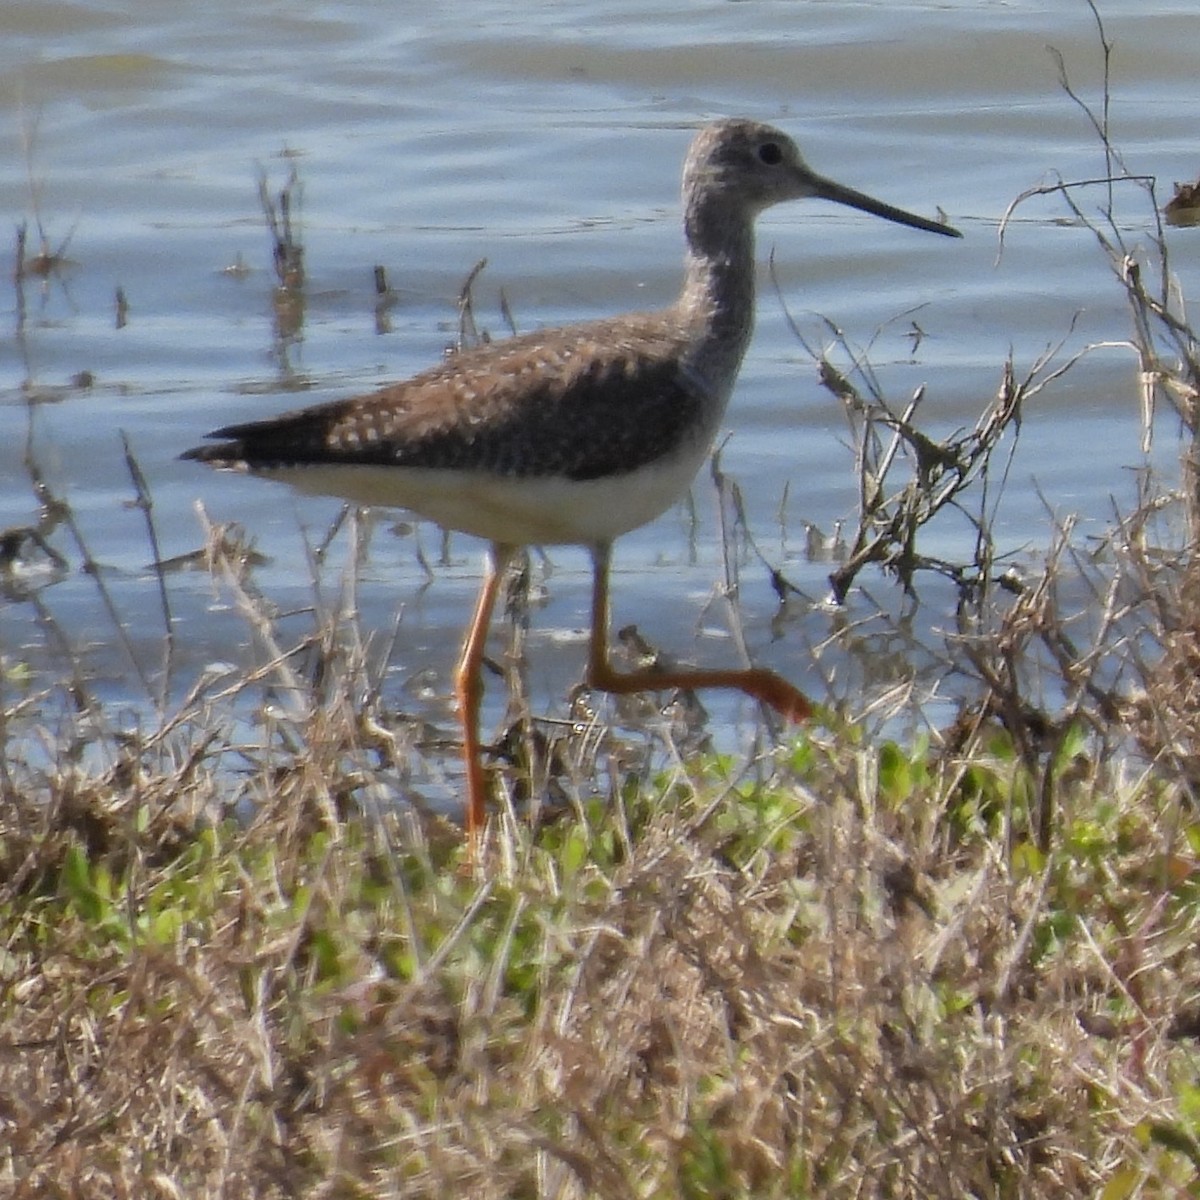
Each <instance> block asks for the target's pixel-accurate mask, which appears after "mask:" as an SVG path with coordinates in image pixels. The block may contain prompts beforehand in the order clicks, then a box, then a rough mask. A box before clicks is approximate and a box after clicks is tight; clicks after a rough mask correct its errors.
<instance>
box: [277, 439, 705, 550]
mask: <svg viewBox="0 0 1200 1200" xmlns="http://www.w3.org/2000/svg"><path fill="white" fill-rule="evenodd" d="M707 454H708V445H707V443H706V442H704V441H701V440H698V442H697V444H696V445H695V446H694V447H692V448H689V450H688V451H687V452H685V453H682V454H678V455H675V456H673V457H671V458H669V459H659V460H658V461H656V462H653V463H651V464H649V465H647V466H644V467H640V468H638V469H637V470H634V471H629V472H627V473H626V474H623V475H615V476H609V477H606V478H602V479H589V480H584V481H578V480H570V479H564V478H559V477H554V476H548V477H544V478H543V477H529V476H526V477H522V478H514V477H511V476H504V475H489V474H484V473H482V472H478V471H453V470H443V469H440V468H438V469H431V468H425V467H389V466H358V465H346V466H335V465H327V464H319V465H318V464H314V465H303V466H295V467H272V468H270V469H267V470H256V471H255V472H254V473H255V474H256V475H259V476H261V477H262V478H264V479H277V480H280V481H282V482H285V483H288V484H290V485H291V486H292V487H294V488H296V490H297V491H300V492H304V493H306V494H311V495H321V496H337V497H340V498H341V499H343V500H349V501H350V502H351V503H353V504H362V505H369V506H382V507H386V508H405V509H408V510H409V511H411V512H414V513H417V514H418V515H419V516H422V517H427V518H429V519H430V520H431V521H436V522H437V523H438V524H439V525H441V526H443V527H444V528H446V529H456V530H459V531H461V532H462V533H470V534H474V535H475V536H476V537H481V538H487V539H488V540H489V541H492V542H507V543H510V544H512V545H520V546H525V545H544V546H551V545H594V544H596V543H599V542H611V541H612V540H613V539H614V538H618V537H620V536H621V534H623V533H628V532H629V531H630V530H631V529H636V528H637V527H638V526H639V525H645V524H646V523H647V522H649V521H652V520H654V518H655V517H657V516H659V515H661V514H662V513H663V512H665V511H666V510H667V509H668V508H670V507H671V505H672V504H674V503H675V502H676V501H678V500H680V499H681V498H682V497H683V496H684V495H685V494H686V493H687V490H688V488H689V487H690V486H691V483H692V480H693V479H694V478H695V476H696V472H697V471H698V470H699V469H700V464H701V463H702V462H703V461H704V459H705V458H706V457H707Z"/></svg>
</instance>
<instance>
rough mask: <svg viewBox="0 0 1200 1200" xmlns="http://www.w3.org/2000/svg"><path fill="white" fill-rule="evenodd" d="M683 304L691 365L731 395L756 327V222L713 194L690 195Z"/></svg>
mask: <svg viewBox="0 0 1200 1200" xmlns="http://www.w3.org/2000/svg"><path fill="white" fill-rule="evenodd" d="M684 237H685V239H686V242H687V253H686V258H685V263H686V266H685V274H684V283H683V291H682V293H681V295H680V297H679V308H680V310H681V312H682V315H683V317H684V318H685V320H686V321H687V323H688V325H689V326H690V327H691V328H692V330H693V331H694V338H695V342H694V349H693V351H692V354H691V355H690V358H691V365H692V367H693V369H694V370H697V371H698V372H699V373H700V374H701V375H703V376H704V377H705V378H706V379H707V380H708V381H709V383H710V385H711V386H713V387H714V388H715V389H716V390H718V391H720V392H721V393H723V394H725V395H727V394H728V391H729V389H730V388H732V386H733V380H734V377H735V376H736V375H737V371H738V367H739V366H740V365H741V361H742V356H743V355H744V354H745V352H746V347H747V346H748V345H749V343H750V335H751V333H752V332H753V328H754V226H753V223H752V219H751V217H750V216H749V214H742V213H740V212H731V211H730V209H729V207H728V206H726V205H721V204H719V203H717V202H716V199H715V198H713V197H711V196H710V197H707V198H706V197H699V198H697V197H692V198H690V199H689V201H688V203H687V204H686V206H685V211H684Z"/></svg>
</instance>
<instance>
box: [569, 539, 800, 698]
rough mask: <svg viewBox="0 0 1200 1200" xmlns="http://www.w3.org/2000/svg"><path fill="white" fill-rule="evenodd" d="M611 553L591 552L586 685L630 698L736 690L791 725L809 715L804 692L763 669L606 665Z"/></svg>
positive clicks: (596, 549)
mask: <svg viewBox="0 0 1200 1200" xmlns="http://www.w3.org/2000/svg"><path fill="white" fill-rule="evenodd" d="M610 554H611V549H610V547H608V546H596V547H594V548H593V549H592V638H591V645H590V648H589V651H588V684H589V686H591V687H594V688H598V689H599V690H600V691H602V692H614V693H616V694H618V695H623V696H624V695H628V694H629V693H631V692H657V691H662V690H664V689H666V688H686V689H696V688H736V689H737V690H738V691H741V692H745V693H746V695H747V696H752V697H753V698H754V699H755V700H759V701H761V702H762V703H763V704H767V705H770V707H771V708H773V709H774V710H775V711H776V712H777V713H779V714H780V715H781V716H783V717H786V718H787V719H788V720H789V721H804V720H807V719H808V718H809V717H811V716H812V711H813V709H812V705H811V704H810V703H809V701H808V698H807V697H806V696H805V695H804V694H803V692H800V691H798V690H797V689H796V688H794V687H792V685H791V684H790V683H788V681H787V680H786V679H783V678H781V677H780V676H779V675H776V674H775V672H774V671H768V670H766V669H765V668H763V667H749V668H744V669H742V670H728V671H704V670H695V669H681V670H677V671H660V670H657V669H655V670H643V671H627V672H618V671H614V670H613V668H612V666H611V664H610V663H609V661H608V562H609V557H610Z"/></svg>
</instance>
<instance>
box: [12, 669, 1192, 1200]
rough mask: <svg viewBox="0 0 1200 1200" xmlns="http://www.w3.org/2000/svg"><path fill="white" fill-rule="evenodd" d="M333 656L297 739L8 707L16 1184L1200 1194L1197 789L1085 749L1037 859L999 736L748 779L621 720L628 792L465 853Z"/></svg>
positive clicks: (823, 761) (524, 826)
mask: <svg viewBox="0 0 1200 1200" xmlns="http://www.w3.org/2000/svg"><path fill="white" fill-rule="evenodd" d="M326 653H327V658H326V666H327V668H328V669H327V670H325V671H323V672H322V673H321V680H322V682H321V686H320V690H319V691H317V690H315V689H313V690H310V691H308V692H307V693H306V694H305V696H304V702H303V703H300V704H298V705H297V706H296V710H295V714H294V716H293V718H291V720H292V721H293V722H294V724H293V725H292V727H291V728H290V730H288V731H287V736H286V737H285V736H281V737H279V738H276V739H270V740H271V741H272V742H273V744H274V747H275V748H274V749H271V750H261V749H260V750H258V751H257V752H256V751H253V750H252V749H251V748H250V747H247V746H233V745H230V744H228V742H227V739H226V738H225V737H224V736H223V735H222V734H221V732H220V731H221V722H220V720H219V719H217V718H216V715H215V714H217V713H219V711H220V705H221V704H229V703H232V699H233V698H232V697H230V696H228V695H226V696H224V697H221V698H220V700H215V699H214V697H213V696H212V695H207V696H201V695H199V694H197V695H196V696H193V697H192V698H191V699H189V701H188V702H187V704H186V706H185V708H184V709H183V710H181V711H179V712H177V713H175V714H173V716H172V717H171V718H170V719H168V720H166V721H165V722H164V726H163V729H162V730H160V731H158V732H156V733H155V734H152V735H149V736H146V737H145V738H144V739H142V741H141V742H140V743H139V744H136V745H134V744H130V743H128V742H127V743H126V744H124V745H123V746H122V747H121V748H120V749H114V751H113V755H112V758H111V759H110V761H109V763H108V765H107V766H105V767H102V768H97V769H93V770H85V769H84V768H83V767H81V766H79V765H74V766H72V765H71V764H69V763H67V762H63V761H59V762H56V763H54V764H52V765H51V766H49V767H47V768H38V767H36V766H35V765H34V757H35V756H33V755H31V754H29V753H27V748H28V747H29V746H30V745H31V742H30V741H28V740H27V738H28V735H29V734H30V732H31V729H30V721H29V718H28V716H26V715H23V714H22V713H21V712H20V711H18V710H17V709H16V708H15V707H13V708H10V709H9V710H8V711H7V712H6V713H5V716H4V728H5V730H6V732H7V737H6V739H5V746H6V753H5V756H4V761H5V768H4V773H3V776H2V782H3V797H2V798H3V805H2V807H0V814H2V815H0V858H2V861H0V879H2V880H3V883H2V884H0V931H2V932H3V944H2V946H0V1012H2V1014H3V1017H2V1028H3V1034H2V1037H0V1097H3V1100H2V1101H0V1131H2V1134H3V1136H2V1138H0V1141H2V1144H3V1146H4V1150H3V1151H2V1152H0V1180H2V1181H3V1187H4V1189H5V1191H6V1192H7V1194H11V1195H14V1196H40V1195H88V1196H104V1195H113V1196H122V1195H143V1194H152V1195H153V1194H161V1195H166V1196H176V1195H186V1196H189V1197H209V1196H213V1197H215V1196H227V1197H228V1196H270V1195H279V1196H298V1195H335V1196H401V1195H403V1196H406V1197H407V1196H431V1197H432V1196H444V1195H447V1194H453V1195H467V1194H469V1195H472V1196H481V1197H488V1196H495V1197H502V1196H503V1197H510V1196H529V1197H534V1196H539V1197H540V1196H546V1197H550V1196H554V1197H572V1196H604V1197H609V1196H616V1197H623V1196H629V1197H676V1196H679V1197H693V1196H696V1197H698V1196H705V1197H707V1196H729V1197H738V1196H745V1197H751V1196H753V1197H762V1196H767V1197H769V1196H822V1197H831V1196H832V1197H837V1196H917V1195H919V1196H936V1197H947V1198H949V1197H954V1198H956V1200H957V1198H959V1197H962V1196H966V1195H977V1196H1064V1195H1072V1196H1082V1195H1094V1194H1097V1193H1098V1192H1099V1190H1100V1189H1101V1188H1103V1187H1105V1186H1108V1187H1110V1188H1115V1189H1116V1190H1113V1191H1110V1192H1108V1193H1106V1195H1127V1194H1133V1193H1134V1191H1136V1190H1137V1189H1138V1188H1139V1187H1140V1189H1141V1192H1140V1194H1161V1192H1162V1191H1163V1190H1164V1189H1168V1188H1171V1187H1175V1186H1180V1187H1182V1186H1185V1185H1186V1184H1187V1183H1188V1182H1189V1181H1191V1180H1193V1179H1194V1177H1195V1173H1196V1164H1197V1162H1198V1161H1200V1153H1197V1152H1196V1147H1197V1145H1198V1144H1200V1143H1197V1142H1196V1140H1195V1138H1196V1132H1197V1130H1196V1125H1195V1119H1196V1117H1195V1100H1194V1083H1193V1082H1192V1081H1193V1080H1194V1078H1195V1073H1196V1068H1197V1065H1198V1062H1197V1059H1198V1055H1197V1052H1196V1049H1195V1045H1194V1038H1195V1036H1196V1034H1197V1031H1198V1028H1200V1019H1198V1017H1197V1007H1196V999H1195V997H1196V992H1197V988H1198V987H1200V964H1198V962H1197V960H1196V957H1195V953H1194V946H1195V943H1196V939H1197V936H1198V932H1200V928H1198V917H1200V910H1198V898H1200V893H1198V889H1197V880H1200V863H1198V862H1197V850H1198V848H1200V825H1198V823H1197V822H1196V819H1195V816H1194V813H1193V810H1192V808H1191V807H1190V805H1189V804H1188V802H1187V799H1186V789H1183V788H1180V787H1173V786H1171V785H1169V784H1168V783H1166V782H1164V781H1163V780H1162V779H1160V778H1155V777H1153V776H1146V777H1144V778H1141V779H1138V780H1126V779H1122V778H1120V777H1118V776H1117V775H1116V773H1115V768H1113V769H1109V768H1107V767H1103V766H1101V767H1096V766H1092V767H1091V768H1090V769H1088V770H1082V771H1081V770H1079V769H1078V764H1077V761H1076V759H1074V758H1068V759H1067V760H1065V765H1064V766H1061V767H1055V768H1054V770H1055V782H1056V786H1057V789H1058V790H1057V796H1058V808H1057V814H1058V818H1057V824H1056V836H1055V838H1054V839H1053V844H1052V845H1051V847H1050V849H1049V851H1048V852H1047V853H1045V854H1043V853H1042V852H1041V851H1040V850H1039V849H1038V848H1037V845H1036V838H1035V837H1034V833H1035V826H1036V809H1037V798H1038V796H1039V794H1040V786H1041V781H1040V780H1039V779H1038V778H1035V777H1034V776H1032V775H1031V774H1030V773H1029V771H1028V770H1027V769H1026V767H1025V766H1024V765H1023V764H1022V762H1021V758H1020V755H1019V754H1018V753H1017V752H1016V750H1015V749H1014V747H1013V743H1012V739H1011V738H1010V737H1009V736H1008V735H1007V734H1005V733H1004V732H1003V731H1002V730H1001V729H999V728H998V727H997V726H995V725H994V724H990V723H987V724H985V725H983V726H981V727H980V729H979V730H978V731H977V734H976V737H975V739H974V740H973V741H972V743H971V745H970V748H969V750H967V751H965V752H951V751H950V750H949V749H943V750H940V751H936V752H935V751H933V750H929V749H922V748H917V749H911V748H910V749H907V750H906V749H903V748H901V747H899V746H897V745H895V744H893V743H888V742H884V743H881V744H877V745H874V746H873V745H869V744H867V743H866V742H865V741H864V740H863V738H862V737H861V735H860V733H859V732H858V731H856V730H854V729H853V728H849V727H846V728H836V729H830V730H828V731H821V730H813V731H812V732H811V733H810V734H809V735H808V736H807V737H805V738H803V739H802V740H800V741H798V742H797V743H795V744H794V745H792V746H789V747H785V748H783V749H782V750H780V751H778V752H776V754H775V756H774V758H773V759H772V760H771V761H770V762H767V763H759V764H756V767H757V769H758V770H759V771H760V772H763V771H765V772H766V773H767V779H766V781H765V782H761V781H759V782H751V781H750V780H749V779H747V778H739V777H736V776H732V777H731V775H730V772H731V771H732V769H733V768H731V766H730V765H729V764H728V763H722V762H718V761H714V760H708V761H707V762H705V763H704V764H702V765H699V766H693V767H692V768H690V769H689V771H688V772H685V771H684V769H683V768H676V769H675V770H673V771H670V772H664V773H662V774H660V775H659V777H658V778H657V779H655V780H654V781H652V782H650V783H649V784H648V783H647V782H646V780H645V779H644V777H642V776H641V775H640V774H638V775H636V776H632V775H628V774H626V773H623V772H624V769H623V767H622V766H621V765H620V762H621V754H620V748H619V747H614V748H613V752H612V754H611V755H609V756H608V757H606V756H605V753H604V752H601V754H600V756H599V760H598V766H597V776H596V778H597V779H607V781H608V785H607V786H608V791H609V795H607V796H605V797H602V798H601V797H596V798H592V799H589V796H592V795H594V792H593V791H591V790H585V793H584V795H583V796H582V798H581V799H580V800H579V805H578V809H577V811H568V812H566V813H562V814H560V816H559V817H558V819H556V820H551V819H547V820H544V821H542V822H541V823H540V824H538V825H537V826H536V827H531V826H530V825H529V823H528V822H526V821H523V820H520V819H517V818H515V817H513V815H512V813H511V810H506V809H505V808H504V807H503V806H502V807H501V809H500V811H499V815H498V816H497V818H496V824H495V828H494V830H493V833H492V837H491V841H490V843H489V846H488V850H487V854H486V860H485V862H484V864H483V867H484V869H483V870H482V871H481V872H479V873H477V874H473V873H472V872H471V871H470V870H468V869H466V868H465V867H464V864H463V857H462V850H461V846H460V841H459V836H458V831H457V830H455V829H452V828H449V827H447V826H445V825H444V824H443V823H442V822H441V821H439V820H437V819H433V818H427V819H420V818H419V817H418V816H417V815H415V814H409V815H407V816H403V817H401V816H397V815H395V814H393V815H391V816H389V817H387V818H371V817H369V816H367V815H364V809H366V810H369V809H370V802H369V797H370V793H371V778H370V773H369V772H367V771H364V769H363V764H364V762H365V761H366V759H367V758H368V757H369V755H370V753H371V752H372V750H371V747H372V746H375V745H377V743H378V741H379V737H380V735H379V730H380V729H381V728H383V727H384V726H386V724H387V721H388V717H387V715H386V714H385V713H384V712H383V711H382V710H380V709H378V707H377V706H376V705H375V704H374V703H373V702H368V704H367V705H366V706H365V707H364V706H362V705H361V703H358V702H356V703H355V704H351V703H350V702H349V701H350V698H351V697H360V696H361V695H362V694H363V692H364V688H363V683H364V680H363V678H362V677H361V674H360V671H361V664H360V663H358V662H356V661H355V660H354V658H353V655H349V656H347V655H343V654H340V653H339V652H338V651H337V649H336V647H333V646H331V647H330V648H328V650H327V652H326ZM295 682H296V681H295V680H293V683H295ZM240 686H242V687H245V688H253V687H254V686H255V684H254V681H253V680H246V681H241V684H240ZM366 690H367V691H368V692H369V691H370V689H366ZM72 725H73V720H72V719H71V718H66V717H64V727H60V728H59V730H58V731H57V733H56V736H57V737H58V738H59V739H60V741H61V742H62V744H69V743H70V741H71V739H70V738H66V737H64V734H65V733H66V732H67V729H66V727H69V726H72ZM75 733H76V734H77V735H78V736H79V737H80V738H81V739H86V738H87V737H88V736H89V735H88V734H87V733H86V732H83V730H82V728H81V727H76V728H75ZM76 744H78V743H76ZM282 746H291V747H292V748H291V749H281V748H280V747H282ZM81 757H87V756H86V755H84V756H81ZM238 796H241V797H244V798H248V799H252V800H253V801H254V805H255V807H254V809H253V816H252V818H251V819H250V820H249V822H248V823H247V822H246V821H238V820H236V819H234V818H233V817H232V816H229V815H223V814H227V813H228V811H229V805H230V803H231V798H236V797H238ZM1126 1184H1127V1185H1128V1187H1127V1188H1126V1187H1125V1185H1126Z"/></svg>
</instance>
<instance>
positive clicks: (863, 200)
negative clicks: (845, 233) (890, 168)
mask: <svg viewBox="0 0 1200 1200" xmlns="http://www.w3.org/2000/svg"><path fill="white" fill-rule="evenodd" d="M816 181H817V192H816V195H818V196H819V197H820V198H821V199H822V200H832V201H833V202H834V203H835V204H848V205H849V206H850V207H851V208H858V209H861V210H862V211H863V212H868V213H871V215H872V216H876V217H883V218H884V220H887V221H895V222H896V224H898V225H911V226H912V227H913V228H914V229H925V230H927V231H928V232H929V233H941V234H945V236H946V237H962V234H961V233H959V231H958V230H957V229H955V228H954V226H953V225H946V224H943V223H942V222H941V221H927V220H926V219H925V218H924V217H918V216H917V215H916V214H915V213H910V212H905V211H904V209H902V208H893V207H892V205H890V204H884V202H883V201H882V200H876V199H874V198H873V197H871V196H868V195H867V194H866V193H865V192H856V191H855V190H854V189H853V188H848V187H844V186H843V185H842V184H840V183H834V182H833V180H832V179H826V178H824V176H820V175H818V176H817V180H816Z"/></svg>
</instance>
